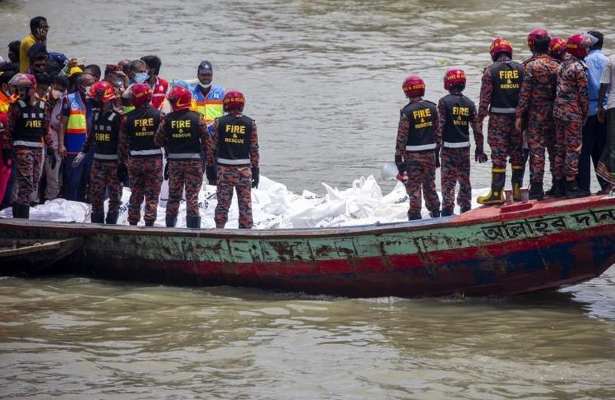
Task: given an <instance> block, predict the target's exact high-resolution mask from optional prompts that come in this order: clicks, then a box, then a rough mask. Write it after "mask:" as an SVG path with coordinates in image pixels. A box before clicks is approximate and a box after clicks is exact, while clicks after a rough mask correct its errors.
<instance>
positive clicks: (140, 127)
mask: <svg viewBox="0 0 615 400" xmlns="http://www.w3.org/2000/svg"><path fill="white" fill-rule="evenodd" d="M158 125H160V111H158V110H155V109H153V108H152V107H151V106H150V105H149V104H148V105H147V106H145V107H143V108H137V109H135V110H133V111H131V112H129V113H128V114H126V134H127V136H128V150H129V154H130V156H131V157H147V156H157V155H162V151H161V150H160V147H158V146H156V144H155V143H154V134H155V133H156V131H157V130H158Z"/></svg>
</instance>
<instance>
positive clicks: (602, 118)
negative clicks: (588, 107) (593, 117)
mask: <svg viewBox="0 0 615 400" xmlns="http://www.w3.org/2000/svg"><path fill="white" fill-rule="evenodd" d="M598 122H600V123H601V124H604V123H605V122H606V111H605V110H604V108H602V107H600V108H599V109H598Z"/></svg>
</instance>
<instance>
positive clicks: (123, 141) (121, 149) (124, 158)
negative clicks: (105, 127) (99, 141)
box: [118, 117, 128, 165]
mask: <svg viewBox="0 0 615 400" xmlns="http://www.w3.org/2000/svg"><path fill="white" fill-rule="evenodd" d="M118 153H119V156H120V162H121V163H122V164H124V165H125V164H126V163H127V162H128V134H127V132H126V117H122V122H120V134H119V141H118Z"/></svg>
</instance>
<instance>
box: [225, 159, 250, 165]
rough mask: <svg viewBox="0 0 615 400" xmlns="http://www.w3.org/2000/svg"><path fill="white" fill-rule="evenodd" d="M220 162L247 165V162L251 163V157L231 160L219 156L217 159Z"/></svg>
mask: <svg viewBox="0 0 615 400" xmlns="http://www.w3.org/2000/svg"><path fill="white" fill-rule="evenodd" d="M217 161H218V163H219V164H226V165H245V164H250V159H249V158H240V159H237V160H231V159H228V158H218V159H217Z"/></svg>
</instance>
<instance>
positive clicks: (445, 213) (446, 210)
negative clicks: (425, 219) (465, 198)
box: [442, 208, 453, 217]
mask: <svg viewBox="0 0 615 400" xmlns="http://www.w3.org/2000/svg"><path fill="white" fill-rule="evenodd" d="M451 215H453V210H451V209H450V208H443V209H442V216H443V217H450V216H451Z"/></svg>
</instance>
